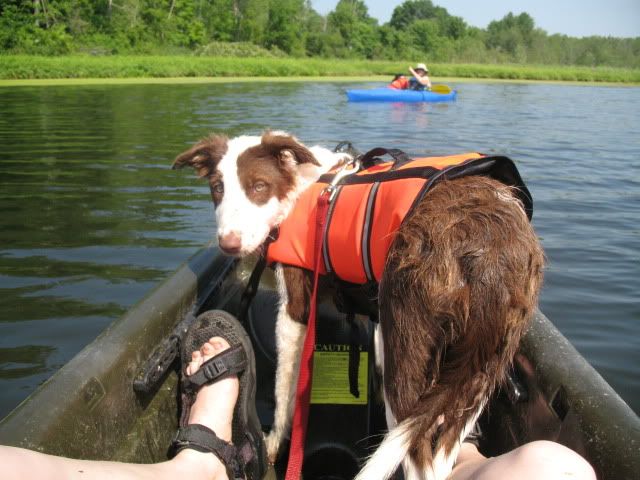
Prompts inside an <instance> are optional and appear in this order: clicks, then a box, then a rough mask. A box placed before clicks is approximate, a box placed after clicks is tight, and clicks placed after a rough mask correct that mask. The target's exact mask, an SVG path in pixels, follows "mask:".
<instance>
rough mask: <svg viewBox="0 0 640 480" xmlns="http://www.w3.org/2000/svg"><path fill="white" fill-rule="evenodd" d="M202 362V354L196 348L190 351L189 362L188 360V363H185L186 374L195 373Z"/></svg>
mask: <svg viewBox="0 0 640 480" xmlns="http://www.w3.org/2000/svg"><path fill="white" fill-rule="evenodd" d="M202 362H203V359H202V354H201V353H200V352H199V351H198V350H196V351H195V352H192V353H191V362H189V365H187V370H186V372H187V375H193V374H194V373H196V372H197V371H198V369H199V368H200V365H202Z"/></svg>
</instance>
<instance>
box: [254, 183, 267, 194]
mask: <svg viewBox="0 0 640 480" xmlns="http://www.w3.org/2000/svg"><path fill="white" fill-rule="evenodd" d="M266 188H267V184H266V183H264V182H256V183H254V184H253V189H254V190H255V191H256V192H263V191H264V190H265V189H266Z"/></svg>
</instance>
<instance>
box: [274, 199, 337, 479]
mask: <svg viewBox="0 0 640 480" xmlns="http://www.w3.org/2000/svg"><path fill="white" fill-rule="evenodd" d="M331 192H332V190H331V189H325V190H323V191H322V193H321V194H320V197H319V198H318V208H317V213H316V237H315V261H314V265H315V268H314V271H313V291H312V293H311V305H310V306H309V320H308V321H307V334H306V336H305V339H304V347H303V349H302V356H301V358H300V372H299V373H298V386H297V389H296V407H295V411H294V413H293V423H292V427H291V445H290V447H289V464H288V465H287V473H286V476H285V480H299V478H300V474H301V473H302V462H303V460H304V442H305V439H306V437H307V423H308V420H309V401H310V399H311V378H312V374H313V351H314V348H315V343H316V307H317V304H318V298H317V297H318V277H319V276H320V261H321V259H322V236H323V233H324V224H325V221H326V219H327V211H328V210H329V203H330V197H331Z"/></svg>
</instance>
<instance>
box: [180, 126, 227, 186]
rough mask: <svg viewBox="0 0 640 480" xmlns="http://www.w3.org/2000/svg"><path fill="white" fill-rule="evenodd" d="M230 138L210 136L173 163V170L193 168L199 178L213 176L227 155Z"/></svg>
mask: <svg viewBox="0 0 640 480" xmlns="http://www.w3.org/2000/svg"><path fill="white" fill-rule="evenodd" d="M228 140H229V139H228V138H227V137H226V136H225V135H210V136H209V137H207V138H205V139H203V140H200V141H199V142H198V143H196V144H195V145H194V146H193V147H192V148H190V149H189V150H187V151H186V152H182V153H181V154H180V155H178V156H177V157H176V159H175V160H174V161H173V166H172V167H171V168H173V169H174V170H175V169H176V168H182V167H185V166H189V167H193V168H194V169H195V170H196V173H197V174H198V176H199V177H207V176H209V175H211V174H212V173H213V172H214V171H215V169H216V167H217V165H218V163H219V162H220V160H222V157H224V154H225V153H227V142H228Z"/></svg>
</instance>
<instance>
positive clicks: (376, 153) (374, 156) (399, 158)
mask: <svg viewBox="0 0 640 480" xmlns="http://www.w3.org/2000/svg"><path fill="white" fill-rule="evenodd" d="M383 155H389V156H390V157H391V158H393V166H392V167H391V170H396V169H397V168H399V167H401V166H402V165H404V164H405V163H408V162H410V161H411V157H409V155H407V154H406V153H404V152H403V151H402V150H399V149H397V148H384V147H377V148H373V149H371V150H369V151H368V152H367V153H365V154H364V155H362V157H361V158H360V164H361V165H362V168H364V169H366V168H370V167H372V166H374V165H376V164H377V163H380V159H379V158H378V157H380V156H383Z"/></svg>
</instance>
